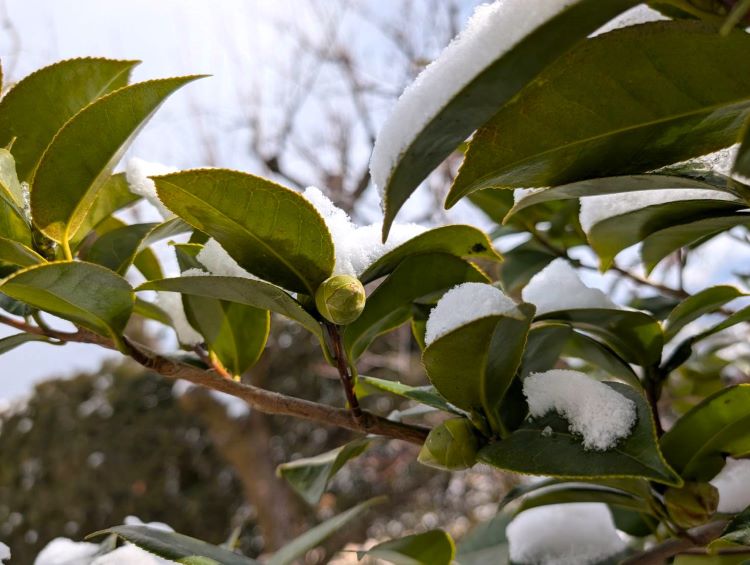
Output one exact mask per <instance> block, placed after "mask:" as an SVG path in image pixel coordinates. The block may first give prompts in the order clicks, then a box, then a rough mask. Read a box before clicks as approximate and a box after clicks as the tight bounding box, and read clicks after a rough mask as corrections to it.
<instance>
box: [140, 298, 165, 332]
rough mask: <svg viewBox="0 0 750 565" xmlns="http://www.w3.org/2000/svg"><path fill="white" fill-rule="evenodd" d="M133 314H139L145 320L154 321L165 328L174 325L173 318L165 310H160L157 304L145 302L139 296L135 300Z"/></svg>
mask: <svg viewBox="0 0 750 565" xmlns="http://www.w3.org/2000/svg"><path fill="white" fill-rule="evenodd" d="M133 314H138V315H139V316H142V317H143V318H148V319H149V320H154V321H155V322H159V323H160V324H164V325H165V326H171V325H172V318H170V317H169V315H168V314H167V313H166V312H165V311H164V310H162V309H161V308H159V307H158V306H157V305H156V304H154V303H152V302H146V301H145V300H143V299H141V298H138V297H137V296H136V298H135V306H134V307H133Z"/></svg>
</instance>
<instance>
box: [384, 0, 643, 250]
mask: <svg viewBox="0 0 750 565" xmlns="http://www.w3.org/2000/svg"><path fill="white" fill-rule="evenodd" d="M636 3H637V2H635V1H633V0H610V1H609V2H601V1H597V0H578V1H575V2H572V3H571V4H570V5H569V6H567V7H566V8H565V9H564V10H562V11H561V12H560V13H559V14H557V15H556V16H554V17H552V18H551V19H550V20H549V21H547V22H546V23H545V24H543V25H541V26H539V27H538V28H537V29H535V30H534V31H532V32H531V33H529V34H528V35H527V36H526V37H522V38H521V39H520V40H519V41H518V42H517V43H516V44H515V45H514V46H512V47H511V48H510V49H509V50H508V51H507V52H505V53H503V54H502V55H501V56H500V57H499V58H497V59H495V60H494V61H492V63H491V64H490V65H488V66H487V67H486V68H485V69H483V70H482V71H481V72H479V73H477V75H476V76H475V77H473V79H472V80H470V82H469V83H468V84H466V85H465V86H464V87H463V88H461V90H460V91H459V92H458V93H457V94H455V95H454V96H453V97H452V98H451V99H450V100H449V101H448V102H447V103H446V105H445V106H444V107H443V108H441V109H440V111H439V112H437V114H436V115H434V116H432V117H431V118H430V120H429V122H428V123H427V124H426V125H425V126H424V127H423V128H422V131H421V132H419V134H418V135H417V136H416V138H415V139H414V140H413V141H411V143H410V145H409V146H408V147H407V148H406V149H405V150H404V151H403V152H402V153H401V154H400V155H399V156H398V161H397V162H396V163H395V164H394V166H393V168H392V170H391V171H390V175H389V177H388V181H387V184H386V186H385V187H381V188H383V191H384V207H385V221H384V223H383V234H384V235H387V234H388V230H389V229H390V226H391V223H392V222H393V219H394V217H395V216H396V213H397V212H398V211H399V209H400V208H401V207H402V206H403V204H404V202H406V200H407V199H408V198H409V196H410V195H411V193H412V192H414V190H415V189H416V188H417V186H418V185H419V183H421V182H422V181H423V180H424V179H425V178H426V177H427V175H428V174H429V173H430V172H431V171H432V170H433V169H435V167H437V166H438V165H439V164H440V163H441V161H443V159H445V158H446V157H447V156H448V155H449V154H450V153H451V152H452V151H454V150H455V149H456V148H457V147H458V145H459V144H461V143H462V142H463V141H464V140H466V139H467V138H468V137H469V136H470V135H471V133H472V132H473V131H474V130H475V129H477V128H478V127H480V126H481V125H482V124H484V123H485V122H486V121H487V120H489V119H490V118H491V117H492V116H493V115H494V114H495V113H496V112H497V111H498V109H500V108H502V107H504V106H505V105H509V104H508V103H509V101H511V100H512V99H513V98H514V97H515V96H516V95H517V94H518V93H519V91H521V89H523V88H524V87H525V86H526V85H527V84H529V83H530V82H531V81H532V80H534V79H535V78H536V77H537V76H538V75H539V73H540V72H541V71H542V70H544V69H545V67H547V66H548V65H550V63H552V62H553V61H555V60H556V59H558V58H559V57H560V56H561V55H563V54H564V53H565V52H566V51H568V50H569V49H570V48H571V47H573V46H574V45H575V44H576V43H578V42H580V41H581V40H582V39H585V38H586V36H587V35H589V34H590V33H591V32H593V31H594V30H596V29H597V28H599V27H600V26H602V25H603V24H605V23H606V22H607V21H609V20H610V19H612V18H613V17H615V16H616V15H618V14H619V13H621V12H624V11H625V10H627V9H628V8H630V7H632V6H634V5H635V4H636ZM516 186H525V185H516Z"/></svg>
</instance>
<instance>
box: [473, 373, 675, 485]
mask: <svg viewBox="0 0 750 565" xmlns="http://www.w3.org/2000/svg"><path fill="white" fill-rule="evenodd" d="M606 384H607V386H610V387H612V388H614V389H615V390H616V391H617V392H619V393H620V394H622V395H624V396H626V397H627V398H629V399H630V400H632V401H633V402H635V404H636V407H637V421H636V423H635V427H634V428H633V430H632V431H631V433H630V435H629V436H628V437H627V438H624V439H623V440H621V441H620V442H619V443H618V444H617V445H616V446H615V447H613V448H611V449H608V450H606V451H589V450H586V449H584V447H583V443H582V442H581V440H580V438H579V437H577V436H575V435H574V434H572V433H571V432H570V431H569V430H568V422H567V420H565V419H564V418H562V417H560V416H558V415H557V414H555V413H550V414H547V415H546V416H543V417H541V418H534V420H533V422H529V421H526V422H524V424H523V425H522V426H521V427H520V428H519V429H517V430H516V431H514V432H513V433H512V434H510V435H509V436H508V437H507V438H505V439H502V440H500V441H497V442H495V443H492V444H490V445H488V446H486V447H484V448H483V449H481V450H480V451H479V456H478V459H479V461H480V462H483V463H487V464H488V465H492V466H493V467H498V468H500V469H506V470H509V471H515V472H518V473H526V474H531V475H547V476H550V477H556V478H562V479H592V478H604V477H609V478H627V477H635V478H645V479H649V480H652V481H656V482H658V483H664V484H668V485H677V486H679V485H680V484H681V479H680V477H679V475H677V474H676V473H675V472H674V471H673V470H672V469H671V468H670V467H669V465H668V464H667V462H666V461H665V460H664V457H663V456H662V454H661V451H660V450H659V445H658V441H657V438H656V429H655V427H654V421H653V419H652V417H651V409H650V408H649V406H648V404H647V403H646V400H645V399H644V397H643V395H642V394H641V393H639V392H637V391H635V390H634V389H633V388H631V387H629V386H628V385H624V384H621V383H606ZM547 427H549V428H550V429H551V430H552V431H551V432H550V431H549V430H547V432H546V433H543V432H544V430H545V428H547Z"/></svg>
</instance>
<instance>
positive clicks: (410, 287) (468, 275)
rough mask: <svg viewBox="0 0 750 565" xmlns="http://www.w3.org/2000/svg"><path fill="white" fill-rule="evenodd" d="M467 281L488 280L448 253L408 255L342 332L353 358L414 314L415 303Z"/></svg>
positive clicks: (473, 268) (468, 264)
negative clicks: (357, 316)
mask: <svg viewBox="0 0 750 565" xmlns="http://www.w3.org/2000/svg"><path fill="white" fill-rule="evenodd" d="M464 282H489V279H488V278H487V276H486V275H484V274H483V273H482V272H481V271H479V270H478V269H477V268H476V267H474V266H473V265H472V264H471V263H467V262H466V261H464V260H463V259H460V258H458V257H455V256H453V255H447V254H445V253H427V254H424V255H410V256H407V257H406V258H405V259H404V260H403V261H402V262H401V263H399V265H398V266H397V267H396V269H395V270H394V271H393V272H392V273H391V274H390V275H388V277H387V278H386V279H385V280H384V281H383V282H382V283H381V284H380V286H378V288H376V289H375V290H374V291H373V292H372V294H370V296H369V297H368V298H367V302H366V304H365V309H364V310H363V311H362V314H361V315H360V316H359V318H357V319H356V320H355V321H354V322H352V323H351V324H349V325H347V326H346V329H345V330H344V333H343V338H344V346H345V347H346V349H347V352H348V353H349V357H350V359H353V360H356V359H358V358H359V356H360V355H362V353H364V352H365V350H366V349H367V348H368V347H369V345H370V344H371V343H372V341H373V340H374V339H375V338H376V337H377V336H378V335H380V334H382V333H385V332H387V331H390V330H392V329H395V328H397V327H398V326H400V325H401V324H403V323H404V322H406V321H407V320H409V318H411V317H412V304H413V303H414V302H416V301H418V300H420V299H421V301H431V300H434V299H436V298H438V297H439V295H441V294H442V293H443V292H445V291H446V290H448V289H450V288H453V287H454V286H456V285H458V284H461V283H464Z"/></svg>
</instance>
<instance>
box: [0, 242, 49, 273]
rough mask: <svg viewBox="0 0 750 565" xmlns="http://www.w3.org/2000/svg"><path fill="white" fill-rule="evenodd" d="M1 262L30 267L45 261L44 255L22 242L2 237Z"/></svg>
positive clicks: (0, 247)
mask: <svg viewBox="0 0 750 565" xmlns="http://www.w3.org/2000/svg"><path fill="white" fill-rule="evenodd" d="M0 263H10V264H11V265H19V266H21V267H30V266H31V265H37V264H39V263H45V260H44V257H42V256H41V255H39V254H38V253H37V252H36V251H34V250H33V249H29V248H28V247H26V246H25V245H23V244H22V243H18V242H17V241H13V240H11V239H6V238H4V237H0Z"/></svg>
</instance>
